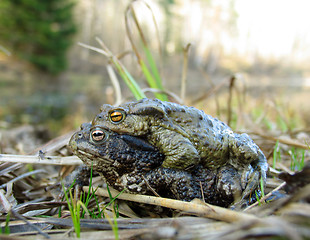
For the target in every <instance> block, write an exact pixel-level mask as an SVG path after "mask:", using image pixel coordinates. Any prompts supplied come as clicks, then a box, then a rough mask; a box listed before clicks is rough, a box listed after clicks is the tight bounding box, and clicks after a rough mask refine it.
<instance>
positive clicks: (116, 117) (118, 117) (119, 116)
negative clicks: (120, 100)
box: [109, 109, 126, 124]
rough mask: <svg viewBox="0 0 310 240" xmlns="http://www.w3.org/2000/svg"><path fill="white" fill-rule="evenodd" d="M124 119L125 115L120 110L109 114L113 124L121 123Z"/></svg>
mask: <svg viewBox="0 0 310 240" xmlns="http://www.w3.org/2000/svg"><path fill="white" fill-rule="evenodd" d="M125 117H126V113H125V112H124V111H123V110H121V109H117V110H113V111H111V112H110V113H109V119H110V121H111V122H112V123H115V124H118V123H121V122H122V121H123V120H124V119H125Z"/></svg>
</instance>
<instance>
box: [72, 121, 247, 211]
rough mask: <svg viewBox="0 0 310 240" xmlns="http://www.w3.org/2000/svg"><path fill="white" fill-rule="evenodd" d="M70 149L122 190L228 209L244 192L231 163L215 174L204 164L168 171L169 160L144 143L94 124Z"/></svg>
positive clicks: (84, 128)
mask: <svg viewBox="0 0 310 240" xmlns="http://www.w3.org/2000/svg"><path fill="white" fill-rule="evenodd" d="M69 146H70V147H71V149H72V150H73V153H74V154H76V155H77V156H78V157H79V158H81V159H82V160H83V162H84V163H85V164H86V165H87V166H89V167H93V169H94V170H95V171H96V172H98V173H99V174H101V175H102V176H103V177H104V178H105V179H106V181H107V183H108V184H109V185H110V186H112V187H114V188H116V189H118V190H123V189H124V188H125V189H126V190H127V191H128V192H131V193H139V194H153V193H152V191H151V190H154V191H155V192H157V193H158V194H159V195H160V196H162V197H169V198H174V199H179V200H185V201H190V200H192V199H194V198H200V199H202V198H203V199H204V200H205V201H206V202H208V203H212V204H216V205H220V206H224V207H227V206H229V205H230V204H231V203H232V202H233V201H234V200H235V199H234V197H236V196H235V194H236V192H235V191H232V190H236V189H239V190H240V181H241V175H240V172H239V171H238V170H237V169H236V168H234V167H233V166H232V165H230V164H229V163H227V164H225V165H223V166H222V167H218V168H216V169H213V170H211V169H208V168H205V167H203V166H202V165H201V164H197V165H196V166H193V167H192V168H191V169H190V170H184V169H176V168H165V167H163V166H162V164H163V162H164V159H165V156H164V155H163V154H162V153H160V152H159V151H158V150H157V149H156V148H155V147H153V146H152V145H150V144H149V143H148V142H146V141H145V140H144V139H140V138H137V137H134V136H130V135H122V134H118V133H116V132H113V131H109V130H106V129H104V128H102V127H99V126H93V125H91V124H90V123H85V124H83V125H82V126H81V130H80V131H78V132H76V133H75V134H74V135H73V136H72V138H71V140H70V143H69ZM79 177H81V176H79ZM202 194H203V195H202ZM240 195H241V192H240V193H239V196H240Z"/></svg>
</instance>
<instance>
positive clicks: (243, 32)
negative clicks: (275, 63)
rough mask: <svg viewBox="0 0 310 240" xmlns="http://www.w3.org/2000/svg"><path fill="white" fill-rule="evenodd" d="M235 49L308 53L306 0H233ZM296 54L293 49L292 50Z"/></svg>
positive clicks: (309, 32)
mask: <svg viewBox="0 0 310 240" xmlns="http://www.w3.org/2000/svg"><path fill="white" fill-rule="evenodd" d="M235 7H236V10H237V12H238V14H239V18H238V28H239V36H240V37H239V41H238V49H239V51H244V50H246V49H245V48H244V46H247V47H249V48H251V49H258V51H259V52H260V53H262V54H264V55H267V56H282V55H289V54H291V51H292V48H294V46H295V48H297V50H298V51H299V53H297V55H298V56H295V57H297V58H304V57H305V56H307V57H308V58H309V57H310V1H309V0H236V5H235ZM295 55H296V52H295Z"/></svg>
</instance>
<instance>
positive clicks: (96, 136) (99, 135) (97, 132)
mask: <svg viewBox="0 0 310 240" xmlns="http://www.w3.org/2000/svg"><path fill="white" fill-rule="evenodd" d="M90 136H91V140H92V142H93V143H101V142H103V141H105V140H106V139H107V138H108V134H107V133H106V132H105V131H103V130H102V129H101V128H95V129H93V130H92V131H91V133H90Z"/></svg>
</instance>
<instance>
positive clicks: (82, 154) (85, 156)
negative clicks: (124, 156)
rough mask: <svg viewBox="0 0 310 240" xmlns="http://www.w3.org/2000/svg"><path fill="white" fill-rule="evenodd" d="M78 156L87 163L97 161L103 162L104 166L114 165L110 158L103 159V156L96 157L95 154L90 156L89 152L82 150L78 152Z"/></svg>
mask: <svg viewBox="0 0 310 240" xmlns="http://www.w3.org/2000/svg"><path fill="white" fill-rule="evenodd" d="M78 156H79V157H80V158H81V159H82V160H83V161H85V162H87V161H96V162H101V165H102V164H113V163H114V161H113V160H112V159H110V158H108V157H103V156H99V155H97V154H96V155H94V154H90V153H87V152H84V151H82V150H78Z"/></svg>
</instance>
